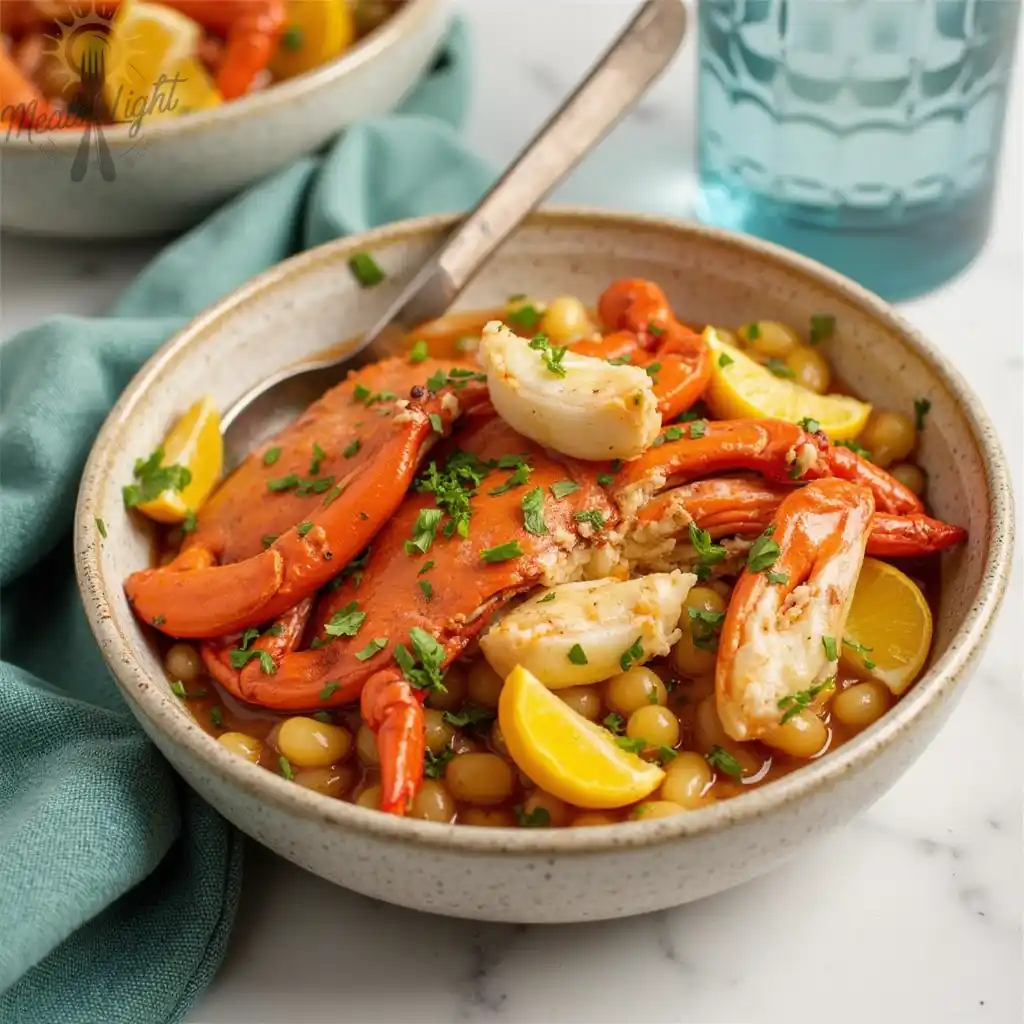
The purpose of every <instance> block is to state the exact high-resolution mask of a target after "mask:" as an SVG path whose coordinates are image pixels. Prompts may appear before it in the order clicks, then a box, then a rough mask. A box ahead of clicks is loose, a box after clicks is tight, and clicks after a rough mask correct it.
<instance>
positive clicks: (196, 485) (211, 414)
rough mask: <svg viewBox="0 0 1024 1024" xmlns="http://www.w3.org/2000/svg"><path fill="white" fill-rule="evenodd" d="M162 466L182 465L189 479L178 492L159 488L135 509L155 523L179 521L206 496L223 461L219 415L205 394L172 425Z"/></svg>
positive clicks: (165, 446)
mask: <svg viewBox="0 0 1024 1024" xmlns="http://www.w3.org/2000/svg"><path fill="white" fill-rule="evenodd" d="M163 452H164V457H163V459H162V460H161V463H160V464H161V465H162V466H174V465H178V466H184V467H185V468H186V469H187V470H188V471H189V473H191V479H190V480H189V482H188V483H187V484H186V485H185V487H183V488H182V489H181V490H180V491H172V490H166V491H161V492H160V494H158V495H157V496H156V497H155V498H153V499H152V500H151V501H146V502H143V503H142V504H140V505H137V506H136V508H138V510H139V511H140V512H141V513H142V514H143V515H147V516H149V518H150V519H155V520H156V521H157V522H158V523H180V522H181V521H182V520H183V519H184V518H185V516H186V515H187V514H188V513H189V512H194V511H195V510H196V509H198V508H199V506H200V505H202V503H203V502H204V501H206V499H207V498H208V497H209V495H210V492H211V491H212V490H213V486H214V484H215V483H216V482H217V480H218V479H219V478H220V474H221V469H222V467H223V464H224V444H223V441H222V439H221V436H220V414H219V413H218V412H217V409H216V407H215V406H214V404H213V399H212V398H210V397H209V395H204V396H203V397H202V398H200V399H199V401H198V402H196V403H195V405H193V406H192V407H191V408H190V409H189V410H188V412H186V413H185V415H184V416H182V417H181V419H180V420H178V422H177V423H175V424H174V426H173V427H172V428H171V431H170V433H169V434H168V435H167V437H166V438H165V439H164V443H163Z"/></svg>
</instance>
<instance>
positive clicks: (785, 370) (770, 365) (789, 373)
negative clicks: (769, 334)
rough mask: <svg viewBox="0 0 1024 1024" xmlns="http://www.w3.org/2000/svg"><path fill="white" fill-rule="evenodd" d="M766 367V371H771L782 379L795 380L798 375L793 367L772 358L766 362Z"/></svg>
mask: <svg viewBox="0 0 1024 1024" xmlns="http://www.w3.org/2000/svg"><path fill="white" fill-rule="evenodd" d="M764 367H765V369H766V370H770V371H771V372H772V373H773V374H775V376H776V377H782V378H784V379H787V380H793V379H794V378H795V377H796V374H795V373H794V372H793V369H792V367H789V366H787V365H786V364H785V363H784V362H783V361H782V360H781V359H778V358H776V357H775V356H772V357H771V358H770V359H766V360H765V361H764Z"/></svg>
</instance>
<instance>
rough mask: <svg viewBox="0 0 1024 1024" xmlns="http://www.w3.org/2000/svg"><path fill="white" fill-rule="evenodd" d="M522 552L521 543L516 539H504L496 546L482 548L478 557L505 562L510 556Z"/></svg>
mask: <svg viewBox="0 0 1024 1024" xmlns="http://www.w3.org/2000/svg"><path fill="white" fill-rule="evenodd" d="M522 553H523V548H522V545H521V544H520V543H519V541H517V540H510V541H506V542H505V543H504V544H498V545H497V547H493V548H484V549H483V550H482V551H481V552H480V558H481V559H482V560H483V561H485V562H507V561H508V560H509V559H510V558H518V557H519V556H520V555H522Z"/></svg>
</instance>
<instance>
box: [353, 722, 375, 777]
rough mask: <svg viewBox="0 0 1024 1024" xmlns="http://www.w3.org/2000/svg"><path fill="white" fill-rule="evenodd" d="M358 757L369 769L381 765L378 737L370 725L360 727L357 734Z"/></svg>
mask: <svg viewBox="0 0 1024 1024" xmlns="http://www.w3.org/2000/svg"><path fill="white" fill-rule="evenodd" d="M356 756H357V757H358V758H359V760H360V761H362V763H363V764H365V765H366V766H367V767H368V768H376V767H377V766H378V765H379V764H380V754H379V753H378V752H377V737H376V736H374V734H373V730H372V729H371V728H370V727H369V726H368V725H361V726H359V732H357V733H356Z"/></svg>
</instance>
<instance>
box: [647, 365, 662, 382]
mask: <svg viewBox="0 0 1024 1024" xmlns="http://www.w3.org/2000/svg"><path fill="white" fill-rule="evenodd" d="M660 369H661V363H651V364H650V366H646V367H644V372H645V373H646V374H647V376H648V377H650V378H651V380H653V381H654V383H655V384H657V383H658V378H657V377H655V376H654V375H655V374H656V373H657V372H658V371H659V370H660Z"/></svg>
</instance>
